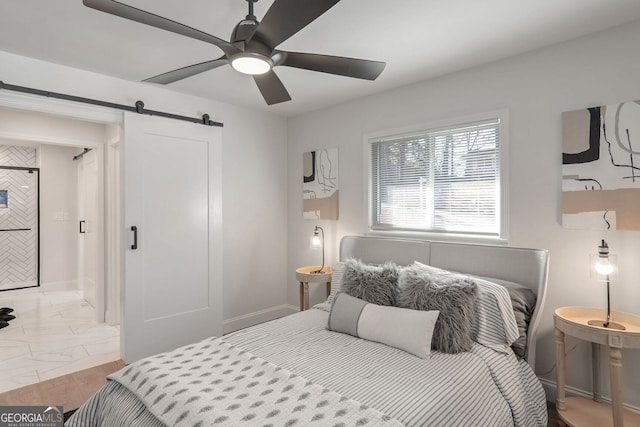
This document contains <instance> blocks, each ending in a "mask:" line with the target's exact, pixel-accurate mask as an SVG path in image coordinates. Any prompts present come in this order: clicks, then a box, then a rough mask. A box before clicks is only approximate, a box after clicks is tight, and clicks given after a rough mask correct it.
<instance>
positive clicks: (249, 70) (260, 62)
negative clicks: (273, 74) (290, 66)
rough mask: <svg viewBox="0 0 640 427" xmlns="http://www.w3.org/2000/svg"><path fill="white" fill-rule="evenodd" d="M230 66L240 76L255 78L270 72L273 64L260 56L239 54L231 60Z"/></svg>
mask: <svg viewBox="0 0 640 427" xmlns="http://www.w3.org/2000/svg"><path fill="white" fill-rule="evenodd" d="M231 66H232V67H233V69H234V70H236V71H238V72H240V73H242V74H250V75H252V76H255V75H258V74H264V73H266V72H267V71H269V70H271V67H273V62H271V60H270V59H269V58H267V57H264V56H262V55H256V54H250V53H241V54H238V55H235V56H234V57H233V58H231Z"/></svg>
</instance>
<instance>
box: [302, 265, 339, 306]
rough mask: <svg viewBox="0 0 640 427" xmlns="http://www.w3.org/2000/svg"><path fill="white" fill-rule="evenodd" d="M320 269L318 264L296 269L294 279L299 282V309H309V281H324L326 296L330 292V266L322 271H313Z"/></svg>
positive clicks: (331, 270)
mask: <svg viewBox="0 0 640 427" xmlns="http://www.w3.org/2000/svg"><path fill="white" fill-rule="evenodd" d="M319 269H320V266H319V265H311V266H308V267H300V268H298V269H297V270H296V280H298V281H299V282H300V311H304V310H308V309H309V283H325V284H326V288H327V297H329V294H330V293H331V273H333V269H332V268H331V267H324V268H323V269H322V272H320V273H315V271H318V270H319Z"/></svg>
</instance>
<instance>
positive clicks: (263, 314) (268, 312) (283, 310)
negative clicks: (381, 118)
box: [222, 304, 298, 334]
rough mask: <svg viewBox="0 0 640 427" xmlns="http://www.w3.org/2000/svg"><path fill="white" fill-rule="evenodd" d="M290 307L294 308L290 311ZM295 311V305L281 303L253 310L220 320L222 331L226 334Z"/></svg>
mask: <svg viewBox="0 0 640 427" xmlns="http://www.w3.org/2000/svg"><path fill="white" fill-rule="evenodd" d="M292 308H293V309H295V310H294V311H292ZM297 311H298V310H297V307H293V306H291V305H289V304H283V305H279V306H276V307H271V308H267V309H264V310H260V311H255V312H253V313H248V314H243V315H242V316H237V317H232V318H230V319H225V320H224V321H223V322H222V333H223V334H228V333H230V332H235V331H237V330H239V329H244V328H248V327H249V326H253V325H257V324H259V323H264V322H268V321H270V320H275V319H278V318H280V317H283V316H287V315H289V314H292V313H294V312H297Z"/></svg>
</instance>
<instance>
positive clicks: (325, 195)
mask: <svg viewBox="0 0 640 427" xmlns="http://www.w3.org/2000/svg"><path fill="white" fill-rule="evenodd" d="M302 192H303V201H302V205H303V217H304V218H305V219H316V220H317V219H338V149H337V148H328V149H324V150H316V151H310V152H308V153H303V155H302Z"/></svg>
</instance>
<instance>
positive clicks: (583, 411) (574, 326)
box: [553, 307, 640, 427]
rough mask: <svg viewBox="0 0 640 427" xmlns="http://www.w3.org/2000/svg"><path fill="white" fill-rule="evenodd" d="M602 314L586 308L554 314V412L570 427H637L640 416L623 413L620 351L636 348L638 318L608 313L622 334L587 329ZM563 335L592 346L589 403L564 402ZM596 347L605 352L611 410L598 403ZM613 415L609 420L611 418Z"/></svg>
mask: <svg viewBox="0 0 640 427" xmlns="http://www.w3.org/2000/svg"><path fill="white" fill-rule="evenodd" d="M606 316H607V314H606V312H605V310H600V309H597V308H586V307H562V308H558V309H557V310H556V311H555V314H554V316H553V323H554V325H555V329H556V332H555V341H556V363H557V366H558V368H557V375H558V400H557V409H558V415H560V418H562V420H563V421H564V422H566V423H567V424H569V425H570V426H597V427H604V426H613V427H623V426H624V425H626V426H628V427H630V426H640V414H637V413H635V412H631V411H628V410H625V409H624V408H623V406H622V404H623V396H622V389H623V382H622V353H621V351H620V350H621V349H623V348H640V316H636V315H633V314H628V313H620V312H612V314H611V317H612V320H615V322H616V323H620V324H622V325H623V326H624V327H625V328H626V329H625V330H624V331H621V330H616V329H607V328H603V327H599V326H592V325H589V324H588V322H589V320H594V319H605V318H606ZM565 335H569V336H572V337H575V338H578V339H581V340H584V341H589V342H591V343H592V372H593V400H591V399H586V398H584V397H568V398H565V385H566V376H567V371H566V357H565ZM600 345H604V346H606V347H607V348H608V349H609V376H610V380H611V406H609V405H607V404H605V403H603V402H601V399H600V380H599V379H600V367H599V365H600V363H599V354H600ZM612 415H613V416H612Z"/></svg>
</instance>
